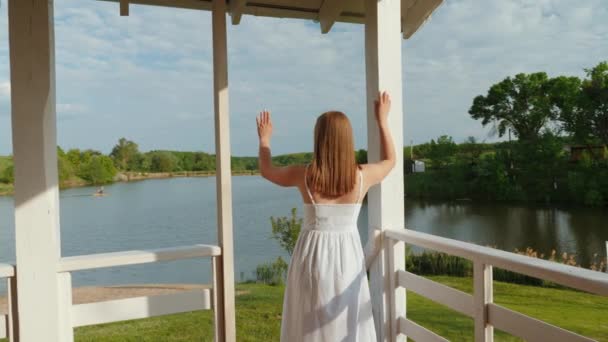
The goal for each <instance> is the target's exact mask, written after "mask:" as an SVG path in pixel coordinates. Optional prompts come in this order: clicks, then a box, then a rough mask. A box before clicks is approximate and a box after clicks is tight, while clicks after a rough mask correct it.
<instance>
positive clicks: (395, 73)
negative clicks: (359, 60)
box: [365, 0, 406, 342]
mask: <svg viewBox="0 0 608 342" xmlns="http://www.w3.org/2000/svg"><path fill="white" fill-rule="evenodd" d="M365 11H366V16H365V17H366V19H365V75H366V83H367V145H368V159H369V161H370V162H375V161H378V160H380V157H381V154H380V144H381V143H380V136H379V132H378V124H377V122H376V119H375V115H374V101H375V100H376V98H377V97H378V93H379V92H380V91H388V92H389V93H390V95H391V100H392V109H391V113H390V114H389V116H388V120H389V127H390V129H391V133H392V135H393V142H392V143H393V144H395V148H396V150H397V162H396V164H395V168H394V169H393V170H392V171H391V173H390V174H389V175H388V176H387V177H386V178H385V179H384V180H383V181H382V183H381V184H379V185H377V186H374V187H373V188H371V189H370V191H369V196H368V217H369V225H370V226H371V227H381V228H382V229H390V228H392V229H403V227H404V226H405V222H404V216H405V215H404V197H405V196H404V185H403V153H402V151H401V150H402V147H403V101H402V99H403V84H402V76H401V74H402V73H401V70H402V59H401V48H402V36H401V0H366V1H365ZM384 246H385V248H383V250H382V251H381V252H380V254H379V255H378V257H377V258H376V260H375V261H374V262H373V263H372V266H371V268H370V292H371V296H372V307H373V311H374V321H375V324H376V333H377V336H378V342H395V341H405V340H406V337H405V336H404V335H402V334H401V335H400V334H399V333H398V323H397V319H398V317H405V309H406V306H405V289H403V288H397V289H395V287H394V284H392V283H391V281H393V279H394V277H393V275H394V273H395V272H396V271H398V270H402V269H404V267H405V247H404V246H405V245H404V243H403V242H400V241H399V242H396V243H393V244H392V247H391V248H388V247H387V246H388V245H387V244H385V245H384ZM389 257H393V258H394V259H393V261H394V262H393V263H392V265H389Z"/></svg>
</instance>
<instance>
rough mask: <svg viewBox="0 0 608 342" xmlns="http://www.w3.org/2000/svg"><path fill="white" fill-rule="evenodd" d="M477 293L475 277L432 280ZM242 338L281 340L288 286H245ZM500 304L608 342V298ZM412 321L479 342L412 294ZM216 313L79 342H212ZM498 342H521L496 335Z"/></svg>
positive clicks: (529, 289) (537, 291)
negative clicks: (474, 286) (473, 283)
mask: <svg viewBox="0 0 608 342" xmlns="http://www.w3.org/2000/svg"><path fill="white" fill-rule="evenodd" d="M431 278H432V279H434V280H436V281H439V282H441V283H444V284H446V285H449V286H452V287H454V288H457V289H460V290H462V291H465V292H469V293H471V292H472V285H471V279H470V278H460V277H431ZM237 288H238V290H239V291H242V294H240V295H239V296H238V297H237V300H236V305H237V340H238V341H245V342H248V341H278V340H279V331H280V330H279V329H280V322H281V305H282V300H283V288H282V287H273V286H267V285H259V284H243V285H239V286H238V287H237ZM495 301H496V302H497V303H499V304H500V305H504V306H506V307H508V308H510V309H513V310H516V311H519V312H522V313H525V314H527V315H530V316H532V317H535V318H538V319H542V320H545V321H547V322H549V323H552V324H555V325H558V326H560V327H562V328H566V329H570V330H573V331H575V332H578V333H580V334H583V335H586V336H589V337H591V338H594V339H596V340H598V341H607V342H608V321H607V320H606V312H608V298H602V297H598V296H593V295H589V294H585V293H581V292H576V291H571V290H564V289H554V288H540V287H534V286H525V285H515V284H507V283H501V282H495ZM407 303H408V308H407V310H408V317H409V318H410V319H412V320H414V321H415V322H418V323H419V324H421V325H423V326H425V327H427V328H429V329H431V330H433V331H435V332H437V333H439V334H441V335H442V336H444V337H446V338H447V339H449V340H452V341H473V321H472V320H471V319H470V318H467V317H465V316H463V315H461V314H458V313H456V312H454V311H452V310H450V309H447V308H446V307H444V306H441V305H438V304H436V303H434V302H432V301H430V300H427V299H425V298H422V297H420V296H418V295H416V294H414V293H411V292H410V293H408V302H407ZM212 322H213V319H212V313H211V312H209V311H206V312H194V313H185V314H177V315H170V316H164V317H157V318H151V319H144V320H138V321H130V322H121V323H113V324H105V325H99V326H93V327H84V328H79V329H76V341H91V342H92V341H102V342H103V341H108V342H109V341H112V342H126V341H212V340H213V325H212V324H213V323H212ZM496 340H497V341H519V339H517V338H515V337H513V336H510V335H507V334H505V333H503V332H498V331H497V332H496Z"/></svg>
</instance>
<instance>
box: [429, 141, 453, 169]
mask: <svg viewBox="0 0 608 342" xmlns="http://www.w3.org/2000/svg"><path fill="white" fill-rule="evenodd" d="M457 150H458V146H457V145H456V144H455V143H454V141H453V140H452V137H450V136H447V135H442V136H440V137H439V138H437V142H435V140H431V146H430V150H429V154H428V157H429V158H431V160H432V161H433V165H434V166H435V167H437V168H444V167H446V166H447V165H448V164H449V163H450V161H451V159H452V157H453V156H454V154H456V151H457Z"/></svg>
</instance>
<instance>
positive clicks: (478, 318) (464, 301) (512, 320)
mask: <svg viewBox="0 0 608 342" xmlns="http://www.w3.org/2000/svg"><path fill="white" fill-rule="evenodd" d="M384 234H385V235H384V236H385V248H388V250H391V246H392V245H393V244H395V243H398V242H405V243H406V244H410V245H415V246H419V247H423V248H428V249H432V250H435V251H438V252H443V253H447V254H451V255H455V256H459V257H463V258H465V259H469V260H471V261H472V262H473V265H474V266H473V285H474V294H473V295H470V294H468V293H465V292H462V291H459V290H456V289H454V288H451V287H449V286H445V285H443V284H440V283H437V282H434V281H432V280H429V279H427V278H424V277H421V276H418V275H415V274H413V273H410V272H407V271H406V270H398V271H397V272H396V275H395V277H394V279H395V282H394V283H393V285H392V286H393V288H392V291H396V290H397V289H400V288H401V289H403V288H405V289H407V290H409V291H412V292H415V293H417V294H419V295H421V296H423V297H426V298H429V299H431V300H433V301H435V302H437V303H440V304H443V305H446V306H447V307H449V308H451V309H453V310H456V311H458V312H460V313H462V314H464V315H466V316H469V317H471V318H473V319H474V321H475V341H484V342H489V341H493V340H494V327H496V328H498V329H500V330H502V331H505V332H507V333H509V334H512V335H514V336H517V337H520V338H523V339H525V340H527V341H553V342H559V341H564V342H565V341H568V342H578V341H580V342H583V341H585V342H589V341H594V340H593V339H590V338H587V337H584V336H581V335H579V334H576V333H573V332H571V331H568V330H565V329H562V328H559V327H556V326H554V325H551V324H548V323H546V322H543V321H541V320H538V319H535V318H532V317H530V316H527V315H524V314H521V313H518V312H515V311H512V310H510V309H507V308H505V307H504V306H500V305H497V304H495V303H494V301H493V296H494V293H493V285H492V284H493V280H492V267H499V268H502V269H505V270H509V271H513V272H517V273H522V274H525V275H528V276H532V277H536V278H541V279H545V280H549V281H552V282H555V283H557V284H561V285H565V286H568V287H571V288H574V289H578V290H582V291H586V292H590V293H593V294H597V295H601V296H608V275H607V274H605V273H602V272H596V271H591V270H587V269H583V268H579V267H573V266H568V265H564V264H560V263H556V262H552V261H547V260H542V259H537V258H532V257H528V256H524V255H520V254H516V253H510V252H505V251H501V250H498V249H494V248H489V247H483V246H478V245H474V244H471V243H466V242H462V241H457V240H452V239H447V238H442V237H438V236H435V235H431V234H425V233H420V232H415V231H412V230H408V229H405V230H385V231H384ZM396 258H397V256H395V257H393V258H389V260H390V261H389V262H391V261H392V260H394V259H396ZM388 269H392V267H389V268H388ZM394 320H396V321H397V322H398V324H397V326H398V330H399V332H400V333H401V334H404V335H407V336H408V337H410V338H411V339H413V340H415V341H447V340H446V339H445V338H443V337H441V336H439V335H437V334H435V333H434V332H432V331H430V330H428V329H426V328H424V327H421V326H420V325H418V324H416V323H414V322H413V321H410V320H408V319H407V317H394Z"/></svg>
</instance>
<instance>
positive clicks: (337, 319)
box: [281, 171, 376, 342]
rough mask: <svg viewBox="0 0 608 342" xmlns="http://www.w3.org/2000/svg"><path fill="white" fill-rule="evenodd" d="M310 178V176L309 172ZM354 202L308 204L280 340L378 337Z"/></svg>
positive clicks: (340, 341) (358, 341)
mask: <svg viewBox="0 0 608 342" xmlns="http://www.w3.org/2000/svg"><path fill="white" fill-rule="evenodd" d="M305 177H306V176H305ZM362 184H363V177H362V175H361V171H359V196H358V197H359V200H358V201H357V203H353V204H315V202H314V200H313V198H312V195H311V193H310V190H309V188H308V184H307V182H306V181H305V186H306V191H307V193H308V196H309V197H310V200H311V202H312V204H304V222H303V226H302V231H301V232H300V236H299V237H298V240H297V242H296V246H295V249H294V251H293V255H292V257H291V262H290V264H289V270H288V272H287V287H286V289H285V296H284V299H283V317H282V323H281V342H375V341H376V329H375V327H374V319H373V315H372V304H371V299H370V293H369V285H368V281H367V276H366V270H365V261H364V256H363V248H362V247H361V239H360V238H359V231H358V230H357V218H358V216H359V212H360V210H361V203H360V202H361V195H362V194H361V190H362Z"/></svg>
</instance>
